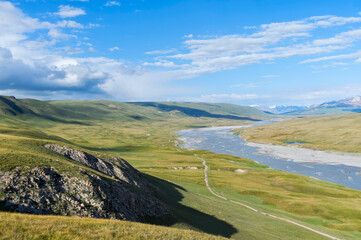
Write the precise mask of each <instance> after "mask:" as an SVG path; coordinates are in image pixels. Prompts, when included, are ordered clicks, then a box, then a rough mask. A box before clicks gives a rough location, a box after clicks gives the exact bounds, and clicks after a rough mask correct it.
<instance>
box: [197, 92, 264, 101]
mask: <svg viewBox="0 0 361 240" xmlns="http://www.w3.org/2000/svg"><path fill="white" fill-rule="evenodd" d="M259 98H267V96H262V97H260V96H258V95H257V94H253V93H250V94H236V93H230V94H227V93H224V94H209V95H202V96H201V97H199V98H192V99H191V101H195V102H229V101H240V100H250V99H259Z"/></svg>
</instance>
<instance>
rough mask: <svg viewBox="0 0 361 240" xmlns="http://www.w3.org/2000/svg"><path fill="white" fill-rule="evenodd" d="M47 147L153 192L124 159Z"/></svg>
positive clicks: (64, 148) (141, 176) (53, 145)
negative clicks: (101, 157)
mask: <svg viewBox="0 0 361 240" xmlns="http://www.w3.org/2000/svg"><path fill="white" fill-rule="evenodd" d="M45 147H46V148H49V149H51V150H53V151H54V152H57V153H59V154H61V155H63V156H65V157H67V158H69V159H72V160H74V161H77V162H80V163H82V164H84V165H86V166H88V167H90V168H93V169H95V170H97V171H99V172H101V173H104V174H106V175H108V176H111V177H113V178H116V179H119V180H122V181H125V182H127V183H129V184H131V185H134V186H136V187H138V188H140V189H141V190H143V191H145V192H147V193H150V192H151V189H150V188H151V186H150V184H149V183H148V181H147V180H146V179H144V176H143V174H142V173H141V172H139V171H138V170H136V169H135V168H133V166H132V165H130V164H129V163H128V162H127V161H125V160H124V159H122V158H116V157H112V159H111V160H108V161H107V160H103V159H100V158H97V157H95V156H94V155H91V154H89V153H87V152H83V151H78V150H76V149H73V148H69V147H67V146H60V145H57V144H46V145H45Z"/></svg>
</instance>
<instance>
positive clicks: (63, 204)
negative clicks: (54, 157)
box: [0, 144, 171, 222]
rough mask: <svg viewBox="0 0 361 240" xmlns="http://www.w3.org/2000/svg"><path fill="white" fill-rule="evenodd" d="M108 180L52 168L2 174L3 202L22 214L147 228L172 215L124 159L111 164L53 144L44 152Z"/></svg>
mask: <svg viewBox="0 0 361 240" xmlns="http://www.w3.org/2000/svg"><path fill="white" fill-rule="evenodd" d="M46 147H47V148H49V149H52V150H53V151H56V152H58V153H60V154H62V155H64V156H66V157H67V158H69V159H72V160H75V161H78V162H81V163H82V164H84V165H86V166H88V167H91V168H93V169H94V170H97V171H99V172H102V173H103V174H106V175H108V176H109V177H102V176H101V175H98V174H95V173H92V172H91V171H85V170H82V171H81V172H80V174H78V175H79V176H74V175H70V174H69V173H66V172H65V173H59V172H58V171H57V170H56V169H54V168H52V167H43V168H40V167H38V168H34V169H25V170H24V169H20V168H18V169H16V170H15V171H9V172H1V171H0V201H1V202H2V203H3V204H4V205H5V207H7V208H10V209H13V210H16V211H18V212H27V213H35V214H58V215H75V216H84V217H85V216H86V217H96V218H115V219H125V220H130V221H139V222H146V221H148V220H150V219H154V220H161V219H165V218H167V217H168V216H169V215H171V212H170V211H169V210H168V208H167V207H166V206H165V205H164V204H162V203H161V202H160V201H158V200H156V199H155V198H152V197H151V193H152V192H153V191H155V190H154V188H153V186H152V185H151V184H150V183H149V182H148V181H147V179H146V178H145V177H144V176H143V175H142V173H140V172H139V171H137V170H136V169H134V168H133V167H132V166H131V165H130V164H129V163H127V162H126V161H124V160H123V159H118V158H115V159H113V160H114V161H112V162H110V161H109V162H108V161H105V160H102V159H98V158H96V157H95V156H93V155H90V154H88V153H86V152H81V151H77V150H75V149H71V148H68V147H63V146H59V145H55V144H51V145H47V146H46Z"/></svg>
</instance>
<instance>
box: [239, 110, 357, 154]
mask: <svg viewBox="0 0 361 240" xmlns="http://www.w3.org/2000/svg"><path fill="white" fill-rule="evenodd" d="M360 135H361V114H359V113H354V114H343V115H331V116H317V117H307V118H297V119H292V120H287V121H282V122H278V123H272V124H268V125H266V126H258V127H252V128H248V129H245V130H244V131H242V136H243V137H244V138H245V139H246V140H247V141H251V142H265V143H274V144H285V142H292V141H297V142H305V143H306V144H301V145H300V146H303V147H309V148H314V149H319V150H333V151H341V152H355V153H359V152H361V137H360Z"/></svg>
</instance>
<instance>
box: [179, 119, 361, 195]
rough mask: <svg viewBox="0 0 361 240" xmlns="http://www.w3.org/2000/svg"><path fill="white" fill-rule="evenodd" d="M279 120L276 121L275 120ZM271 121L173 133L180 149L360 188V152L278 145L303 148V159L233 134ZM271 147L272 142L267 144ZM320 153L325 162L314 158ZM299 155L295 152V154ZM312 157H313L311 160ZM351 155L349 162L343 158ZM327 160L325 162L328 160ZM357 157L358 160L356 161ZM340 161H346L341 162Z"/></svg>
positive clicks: (291, 148)
mask: <svg viewBox="0 0 361 240" xmlns="http://www.w3.org/2000/svg"><path fill="white" fill-rule="evenodd" d="M278 121H279V120H278ZM271 122H275V120H267V121H260V122H257V123H255V124H251V125H248V126H238V127H235V126H225V127H207V128H194V129H187V130H182V131H179V132H177V134H179V135H181V137H179V140H182V141H183V145H182V148H185V149H188V150H208V151H212V152H215V153H221V154H229V155H234V156H237V157H243V158H249V159H251V160H253V161H255V162H258V163H261V164H264V165H267V166H269V167H271V168H273V169H277V170H282V171H285V172H290V173H295V174H302V175H306V176H310V177H313V178H316V179H320V180H324V181H327V182H332V183H337V184H340V185H343V186H346V187H349V188H352V189H356V190H360V191H361V167H360V165H361V157H359V156H361V154H360V155H350V156H349V155H347V154H342V155H341V154H333V153H326V152H322V151H315V150H310V149H301V148H297V149H295V148H294V147H292V146H290V147H284V148H283V147H282V146H281V148H282V149H287V150H288V153H290V152H294V151H296V150H297V151H298V150H299V149H300V150H301V151H307V154H309V155H307V156H309V157H307V159H304V160H302V158H300V156H297V154H294V156H292V154H288V155H285V154H283V155H282V154H275V153H274V152H272V151H265V149H264V147H267V146H266V145H257V144H252V143H248V142H246V141H244V140H243V139H242V138H241V137H239V136H237V135H235V134H233V133H232V132H231V130H232V129H235V128H247V127H251V126H255V125H264V124H268V123H271ZM270 147H272V145H271V146H270ZM317 154H318V155H322V154H323V155H325V156H326V157H325V156H323V158H324V159H326V160H325V161H323V162H322V161H321V162H320V159H319V158H317V157H315V156H318V155H317ZM298 155H299V154H298ZM313 158H314V159H313ZM350 158H351V160H352V158H353V160H357V164H353V163H356V161H354V162H352V161H347V160H349V159H350ZM328 160H329V161H328ZM358 160H359V161H358ZM341 163H346V164H348V165H345V164H341Z"/></svg>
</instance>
